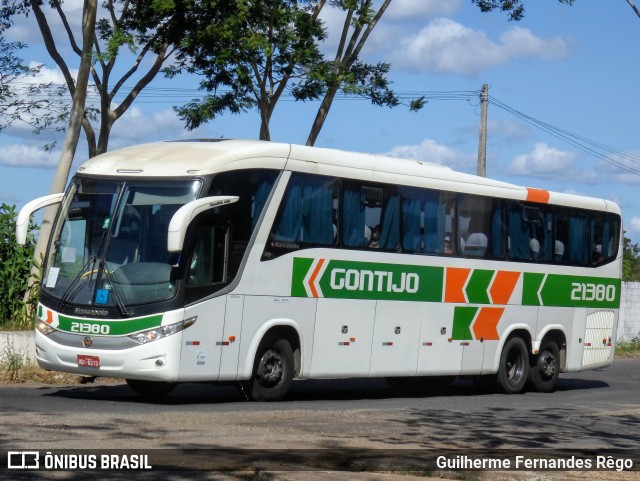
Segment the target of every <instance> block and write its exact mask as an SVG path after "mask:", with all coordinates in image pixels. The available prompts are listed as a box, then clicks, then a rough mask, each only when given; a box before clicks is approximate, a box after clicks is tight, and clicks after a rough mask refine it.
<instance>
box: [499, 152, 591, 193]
mask: <svg viewBox="0 0 640 481" xmlns="http://www.w3.org/2000/svg"><path fill="white" fill-rule="evenodd" d="M508 171H509V173H510V174H513V175H520V176H524V177H536V178H542V179H558V178H559V179H561V180H568V181H572V182H581V183H591V182H594V181H596V180H598V175H597V173H596V172H595V170H594V169H584V168H581V167H580V166H579V165H578V155H577V154H575V153H573V152H568V151H566V150H559V149H556V148H554V147H550V146H548V145H547V144H546V143H544V142H537V143H536V144H535V145H534V147H533V150H532V151H531V152H530V153H528V154H521V155H518V156H516V157H515V158H514V159H513V162H512V163H511V165H509V168H508Z"/></svg>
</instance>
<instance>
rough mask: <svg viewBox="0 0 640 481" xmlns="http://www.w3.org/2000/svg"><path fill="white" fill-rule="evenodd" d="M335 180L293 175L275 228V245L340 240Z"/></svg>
mask: <svg viewBox="0 0 640 481" xmlns="http://www.w3.org/2000/svg"><path fill="white" fill-rule="evenodd" d="M335 184H336V181H335V179H333V178H328V177H318V176H309V175H300V174H293V175H292V176H291V179H290V180H289V184H288V185H287V190H286V192H285V195H284V198H283V200H282V204H281V205H280V209H279V212H278V215H277V217H276V221H275V223H274V225H273V228H272V230H271V238H270V243H271V246H272V247H286V248H289V249H297V248H299V247H300V245H303V244H305V245H321V246H322V245H325V246H328V245H334V244H335V243H336V239H337V225H336V217H337V214H336V212H337V202H334V190H335V189H334V186H335Z"/></svg>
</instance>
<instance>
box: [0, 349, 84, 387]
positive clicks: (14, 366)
mask: <svg viewBox="0 0 640 481" xmlns="http://www.w3.org/2000/svg"><path fill="white" fill-rule="evenodd" d="M94 379H95V378H91V377H87V376H80V375H78V374H69V373H63V372H54V371H47V370H45V369H42V368H41V367H39V366H38V365H36V364H34V363H33V362H32V361H31V358H30V357H29V355H28V354H26V353H24V352H22V351H20V350H17V349H15V348H14V347H13V346H11V345H7V346H5V347H4V348H3V350H2V352H0V383H9V384H24V383H40V384H86V383H88V382H93V380H94Z"/></svg>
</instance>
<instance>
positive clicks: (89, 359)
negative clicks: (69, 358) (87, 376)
mask: <svg viewBox="0 0 640 481" xmlns="http://www.w3.org/2000/svg"><path fill="white" fill-rule="evenodd" d="M78 366H79V367H100V358H99V357H98V356H83V355H82V354H78Z"/></svg>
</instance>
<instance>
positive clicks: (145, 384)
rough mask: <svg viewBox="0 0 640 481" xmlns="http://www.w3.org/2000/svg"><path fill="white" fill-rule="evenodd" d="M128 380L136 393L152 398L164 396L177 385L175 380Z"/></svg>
mask: <svg viewBox="0 0 640 481" xmlns="http://www.w3.org/2000/svg"><path fill="white" fill-rule="evenodd" d="M126 381H127V384H128V385H129V387H130V388H131V389H133V390H134V391H135V392H136V393H138V394H140V395H141V396H142V397H144V398H147V399H150V400H154V399H158V398H163V397H164V396H166V395H167V394H169V393H170V392H171V391H173V390H174V389H175V387H176V383H174V382H161V381H140V380H138V379H127V380H126Z"/></svg>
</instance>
